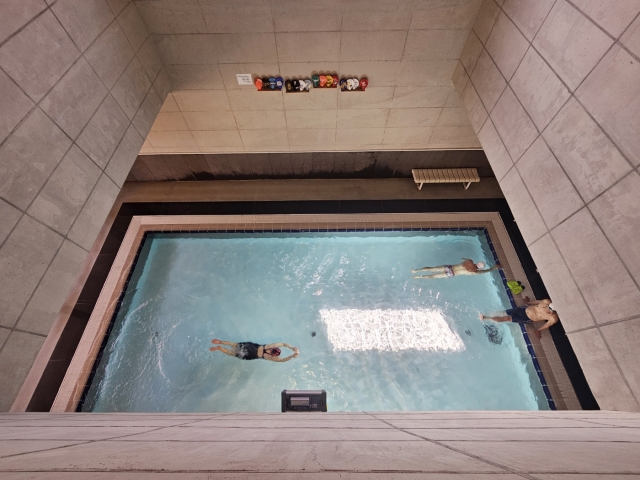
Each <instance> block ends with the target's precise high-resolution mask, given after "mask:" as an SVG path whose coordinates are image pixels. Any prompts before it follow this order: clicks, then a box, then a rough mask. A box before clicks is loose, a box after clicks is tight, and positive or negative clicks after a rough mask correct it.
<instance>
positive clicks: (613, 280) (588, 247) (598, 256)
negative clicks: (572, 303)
mask: <svg viewBox="0 0 640 480" xmlns="http://www.w3.org/2000/svg"><path fill="white" fill-rule="evenodd" d="M551 234H552V235H553V238H554V239H555V241H556V243H557V244H558V247H559V248H560V252H562V256H563V257H564V259H565V261H566V262H567V266H568V267H569V270H570V271H571V273H572V274H573V278H574V279H575V281H576V283H577V284H578V287H579V288H580V290H581V291H582V294H583V295H584V298H585V300H586V302H587V304H588V305H589V308H590V309H591V311H592V312H593V315H594V316H595V320H596V322H597V323H605V322H610V321H613V320H620V319H622V318H627V317H630V316H634V315H637V314H638V311H639V310H640V291H639V290H638V288H637V287H636V285H635V284H634V283H633V280H632V279H631V276H629V274H628V273H627V271H626V270H625V268H624V265H623V264H622V262H621V261H620V259H619V258H618V255H617V254H616V253H615V251H614V250H613V248H612V247H611V245H610V244H609V242H608V241H607V239H606V238H605V236H604V235H603V233H602V231H601V230H600V228H598V225H597V224H596V222H595V221H594V219H593V217H592V216H591V214H590V213H589V211H588V210H587V209H586V208H584V209H582V210H580V211H579V212H578V213H576V214H575V215H574V216H572V217H571V218H569V219H568V220H567V221H565V222H564V223H562V224H561V225H559V226H558V227H556V228H555V229H554V230H553V231H552V232H551ZM576 239H579V241H576Z"/></svg>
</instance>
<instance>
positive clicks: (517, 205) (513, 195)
mask: <svg viewBox="0 0 640 480" xmlns="http://www.w3.org/2000/svg"><path fill="white" fill-rule="evenodd" d="M500 187H501V188H502V192H503V193H504V196H505V198H506V199H507V202H509V207H511V211H512V212H513V216H514V217H515V219H516V221H517V222H518V228H519V229H520V233H522V236H523V237H524V240H525V242H526V243H527V245H531V244H532V243H533V242H535V241H536V240H538V239H539V238H540V237H542V235H544V234H545V233H547V227H546V226H545V224H544V222H543V220H542V217H540V214H539V213H538V210H537V208H536V206H535V204H534V203H533V200H532V199H531V196H530V195H529V192H527V189H526V188H525V186H524V183H522V179H521V178H520V175H519V174H518V171H517V170H516V169H515V168H512V169H511V170H509V173H507V174H506V175H505V176H504V178H503V179H502V180H501V181H500Z"/></svg>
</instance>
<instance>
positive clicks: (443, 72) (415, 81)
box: [341, 60, 458, 87]
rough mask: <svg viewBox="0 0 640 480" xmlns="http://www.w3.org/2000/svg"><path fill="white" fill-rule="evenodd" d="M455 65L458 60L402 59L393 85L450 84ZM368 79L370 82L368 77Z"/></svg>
mask: <svg viewBox="0 0 640 480" xmlns="http://www.w3.org/2000/svg"><path fill="white" fill-rule="evenodd" d="M456 65H458V60H426V61H421V62H409V61H403V62H402V63H401V64H400V68H399V70H398V76H397V79H396V80H395V85H397V86H399V87H421V86H431V85H447V86H450V85H451V77H452V76H453V71H454V70H455V68H456ZM343 74H344V72H342V71H341V75H343ZM345 76H348V75H345ZM369 81H370V82H371V79H370V78H369ZM392 85H393V84H392Z"/></svg>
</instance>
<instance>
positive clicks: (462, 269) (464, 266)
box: [411, 258, 502, 278]
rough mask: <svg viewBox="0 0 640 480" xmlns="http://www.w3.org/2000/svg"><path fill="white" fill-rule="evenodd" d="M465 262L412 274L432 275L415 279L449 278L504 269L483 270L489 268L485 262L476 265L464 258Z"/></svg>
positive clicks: (417, 276)
mask: <svg viewBox="0 0 640 480" xmlns="http://www.w3.org/2000/svg"><path fill="white" fill-rule="evenodd" d="M462 260H463V261H462V262H461V263H459V264H457V265H440V266H438V267H424V268H421V269H419V270H411V273H418V272H429V273H431V275H414V276H413V278H449V277H455V276H456V275H478V274H480V273H487V272H491V271H493V270H497V269H499V268H502V267H501V266H500V265H494V266H493V267H491V268H488V269H486V270H483V269H484V267H486V266H487V264H486V263H484V262H478V263H474V262H473V260H471V259H470V258H463V259H462Z"/></svg>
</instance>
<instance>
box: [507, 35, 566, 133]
mask: <svg viewBox="0 0 640 480" xmlns="http://www.w3.org/2000/svg"><path fill="white" fill-rule="evenodd" d="M510 85H511V88H512V89H513V91H514V93H515V94H516V95H517V96H518V98H519V99H520V102H522V105H523V106H524V108H525V109H526V110H527V112H529V115H530V116H531V119H532V120H533V122H534V123H535V124H536V127H538V130H540V131H542V130H544V128H545V127H546V126H547V125H548V124H549V122H550V121H551V119H552V118H553V117H554V116H555V115H556V113H558V111H559V110H560V109H561V108H562V106H563V105H564V104H565V103H566V101H567V100H568V99H569V96H570V93H569V91H568V90H567V88H566V87H565V86H564V85H563V84H562V82H561V81H560V79H559V78H558V77H557V76H556V74H555V73H554V72H553V71H552V70H551V69H550V68H549V66H548V65H547V64H546V63H545V62H544V60H543V59H542V57H540V55H538V54H537V53H536V51H535V50H534V49H533V48H529V50H528V51H527V54H526V55H525V56H524V58H523V60H522V63H521V64H520V67H518V70H517V71H516V74H515V75H514V76H513V78H512V79H511V83H510Z"/></svg>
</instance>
